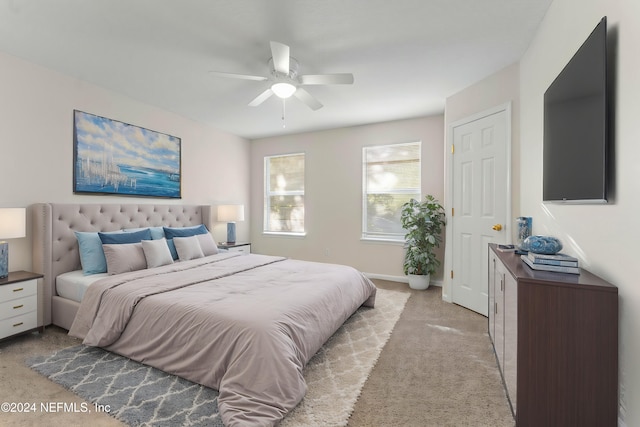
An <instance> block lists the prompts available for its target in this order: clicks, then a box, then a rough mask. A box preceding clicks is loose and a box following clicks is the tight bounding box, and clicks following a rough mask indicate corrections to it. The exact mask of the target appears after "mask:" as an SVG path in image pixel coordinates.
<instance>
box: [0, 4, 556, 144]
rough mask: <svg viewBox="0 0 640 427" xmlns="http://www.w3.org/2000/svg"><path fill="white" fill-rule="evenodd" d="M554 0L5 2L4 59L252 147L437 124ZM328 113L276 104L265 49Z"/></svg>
mask: <svg viewBox="0 0 640 427" xmlns="http://www.w3.org/2000/svg"><path fill="white" fill-rule="evenodd" d="M551 1H552V0H393V1H391V0H295V1H294V0H0V50H1V51H4V52H6V53H9V54H12V55H14V56H17V57H20V58H24V59H26V60H28V61H31V62H35V63H37V64H41V65H43V66H45V67H48V68H51V69H54V70H57V71H59V72H62V73H64V74H68V75H71V76H75V77H77V78H79V79H82V80H85V81H88V82H91V83H94V84H96V85H98V86H102V87H104V88H107V89H110V90H113V91H115V92H119V93H122V94H124V95H127V96H129V97H131V98H133V99H137V100H139V101H143V102H145V103H148V104H151V105H155V106H158V107H160V108H162V109H165V110H168V111H172V112H174V113H177V114H180V115H182V116H185V117H188V118H190V119H193V120H196V121H198V122H202V123H206V124H210V125H212V126H214V127H216V128H219V129H223V130H226V131H228V132H231V133H233V134H236V135H240V136H243V137H246V138H249V139H254V138H259V137H265V136H272V135H279V134H284V133H297V132H304V131H310V130H320V129H330V128H336V127H343V126H352V125H359V124H366V123H373V122H381V121H388V120H395V119H403V118H410V117H419V116H426V115H431V114H439V113H442V112H443V111H444V100H445V98H446V97H447V96H449V95H452V94H454V93H456V92H458V91H460V90H461V89H464V88H465V87H467V86H469V85H471V84H473V83H475V82H477V81H479V80H481V79H482V78H484V77H486V76H488V75H490V74H492V73H494V72H495V71H498V70H500V69H502V68H504V67H506V66H508V65H510V64H512V63H514V62H516V61H518V60H519V59H520V57H521V56H522V54H523V53H524V51H525V50H526V48H527V46H528V45H529V42H530V40H531V38H532V37H533V35H534V33H535V31H536V29H537V27H538V25H539V23H540V21H541V20H542V17H543V16H544V14H545V12H546V10H547V8H548V7H549V4H550V3H551ZM270 40H274V41H278V42H281V43H284V44H287V45H289V46H290V47H291V56H293V57H295V58H296V59H297V60H298V61H299V63H300V74H323V73H353V75H354V76H355V83H354V84H353V85H351V86H343V85H336V86H310V87H307V90H308V91H309V92H310V93H311V94H313V95H314V96H315V97H316V98H317V99H318V100H319V101H320V102H322V104H324V107H323V108H321V109H320V110H318V111H312V110H311V109H309V108H308V107H307V106H306V105H304V104H302V103H301V102H300V101H299V100H297V99H295V98H291V99H290V100H287V102H286V120H285V125H286V127H284V128H283V123H282V120H281V115H282V102H281V101H279V99H278V98H276V97H272V98H270V99H269V100H267V101H266V102H264V103H263V104H262V105H260V106H258V107H249V106H247V104H248V103H249V102H250V101H251V100H252V99H253V98H254V97H256V96H257V95H258V94H259V93H260V92H262V91H263V90H264V89H265V85H266V83H265V82H258V81H249V80H236V79H228V78H222V77H218V76H215V75H212V74H211V73H209V71H211V70H214V71H223V72H230V73H240V74H251V75H264V76H266V75H268V65H267V62H268V60H269V58H270V56H271V55H270V50H269V41H270Z"/></svg>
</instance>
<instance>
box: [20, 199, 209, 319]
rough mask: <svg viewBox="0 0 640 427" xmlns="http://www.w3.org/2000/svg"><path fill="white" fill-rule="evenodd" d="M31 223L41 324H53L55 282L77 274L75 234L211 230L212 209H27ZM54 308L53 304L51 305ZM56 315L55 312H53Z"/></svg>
mask: <svg viewBox="0 0 640 427" xmlns="http://www.w3.org/2000/svg"><path fill="white" fill-rule="evenodd" d="M29 209H30V213H31V218H32V221H33V227H32V229H33V270H34V272H36V273H40V274H43V275H44V278H43V289H42V295H43V297H42V306H43V310H42V313H43V318H42V324H43V325H49V324H51V323H52V317H54V319H53V320H54V321H53V323H55V324H58V323H56V322H55V313H54V314H53V316H52V300H54V299H56V298H59V297H57V295H56V287H55V279H56V277H57V276H58V275H60V274H62V273H65V272H67V271H73V270H80V269H81V265H80V253H79V250H78V241H77V239H76V236H75V234H74V231H116V230H121V229H123V228H136V227H154V226H163V225H164V226H168V227H183V226H189V225H198V224H205V225H206V226H207V228H208V229H209V230H211V229H212V227H211V219H210V218H211V207H210V206H206V205H203V206H196V205H156V204H90V203H87V204H64V203H37V204H35V205H32V206H30V208H29ZM54 305H55V303H54ZM53 311H55V310H53Z"/></svg>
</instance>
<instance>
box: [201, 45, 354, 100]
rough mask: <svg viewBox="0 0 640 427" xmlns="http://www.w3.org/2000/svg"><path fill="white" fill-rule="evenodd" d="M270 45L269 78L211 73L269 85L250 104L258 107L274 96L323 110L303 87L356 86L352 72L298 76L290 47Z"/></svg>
mask: <svg viewBox="0 0 640 427" xmlns="http://www.w3.org/2000/svg"><path fill="white" fill-rule="evenodd" d="M270 43H271V58H270V59H269V68H270V73H269V76H267V77H262V76H251V75H246V74H235V73H223V72H219V71H211V73H212V74H215V75H217V76H220V77H231V78H234V79H244V80H257V81H267V82H269V88H268V89H266V90H265V91H264V92H262V93H261V94H259V95H258V96H256V97H255V98H254V99H253V101H251V102H250V103H249V106H250V107H256V106H258V105H260V104H262V103H263V102H264V101H266V100H267V99H269V98H270V97H271V96H272V95H276V96H277V97H279V98H282V99H283V100H284V99H287V98H289V97H291V96H295V97H296V98H298V99H299V100H300V101H302V102H303V103H304V104H306V105H307V106H308V107H309V108H311V109H312V110H314V111H315V110H318V109H320V108H322V104H321V103H320V101H318V100H317V99H316V98H314V97H313V96H312V95H311V94H310V93H309V92H307V91H306V90H305V89H304V88H303V87H302V86H310V85H331V84H352V83H353V74H351V73H341V74H305V75H298V68H299V64H298V61H297V60H296V59H295V58H292V57H291V56H289V46H287V45H286V44H282V43H278V42H274V41H272V42H270Z"/></svg>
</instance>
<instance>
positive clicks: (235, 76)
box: [209, 71, 267, 81]
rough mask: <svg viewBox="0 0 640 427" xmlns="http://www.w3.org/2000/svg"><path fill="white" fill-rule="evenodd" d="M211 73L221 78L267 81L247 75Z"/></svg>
mask: <svg viewBox="0 0 640 427" xmlns="http://www.w3.org/2000/svg"><path fill="white" fill-rule="evenodd" d="M209 72H210V73H211V74H215V75H216V76H219V77H231V78H232V79H243V80H257V81H264V80H267V78H266V77H261V76H250V75H247V74H235V73H223V72H221V71H209Z"/></svg>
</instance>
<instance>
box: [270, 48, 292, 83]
mask: <svg viewBox="0 0 640 427" xmlns="http://www.w3.org/2000/svg"><path fill="white" fill-rule="evenodd" d="M271 56H272V58H273V68H275V70H276V71H277V72H279V73H282V74H284V75H289V46H287V45H286V44H282V43H278V42H271Z"/></svg>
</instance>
